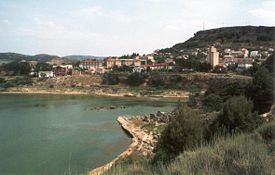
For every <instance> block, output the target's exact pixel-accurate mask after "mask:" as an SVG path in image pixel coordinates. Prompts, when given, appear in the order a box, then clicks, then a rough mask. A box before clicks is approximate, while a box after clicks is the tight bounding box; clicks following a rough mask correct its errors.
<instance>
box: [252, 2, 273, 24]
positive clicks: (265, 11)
mask: <svg viewBox="0 0 275 175" xmlns="http://www.w3.org/2000/svg"><path fill="white" fill-rule="evenodd" d="M274 9H275V1H273V0H272V1H271V0H264V1H262V2H261V4H260V5H259V6H258V7H257V8H255V9H251V10H249V11H248V13H249V14H251V15H252V16H253V17H256V18H260V19H264V20H265V21H267V20H269V21H273V23H274V22H275V11H274Z"/></svg>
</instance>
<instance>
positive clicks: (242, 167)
mask: <svg viewBox="0 0 275 175" xmlns="http://www.w3.org/2000/svg"><path fill="white" fill-rule="evenodd" d="M274 162H275V123H274V122H273V123H269V124H266V125H264V126H261V127H260V128H258V129H257V130H255V131H253V133H251V134H248V133H247V134H240V135H233V136H228V137H218V138H215V139H214V141H213V143H212V144H202V145H201V146H198V147H197V148H195V149H189V150H187V151H185V152H183V153H181V154H180V155H179V156H177V157H176V159H175V160H173V161H171V162H169V163H168V164H166V165H165V164H158V165H154V164H152V163H151V162H150V160H148V159H146V158H143V157H140V156H138V155H132V156H130V157H128V158H126V159H124V160H122V161H121V162H119V163H118V164H117V165H116V166H114V167H113V168H112V169H111V170H110V171H108V172H107V173H106V174H120V175H128V174H144V175H145V174H146V175H150V174H152V175H157V174H163V175H164V174H165V175H169V174H177V175H181V174H182V175H185V174H225V175H227V174H228V175H229V174H250V175H251V174H255V175H256V174H257V175H258V174H274V173H275V163H274Z"/></svg>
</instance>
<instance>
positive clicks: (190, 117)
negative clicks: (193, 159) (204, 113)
mask: <svg viewBox="0 0 275 175" xmlns="http://www.w3.org/2000/svg"><path fill="white" fill-rule="evenodd" d="M203 131H204V127H203V123H202V120H201V119H200V117H199V114H198V112H197V111H195V110H193V109H191V108H189V107H187V106H186V105H185V104H181V105H179V106H178V107H177V110H176V116H175V118H174V119H172V121H171V122H170V123H169V124H168V126H167V127H166V128H165V129H164V131H163V132H162V133H161V137H160V139H159V142H158V144H157V146H156V149H155V152H156V155H155V158H154V161H159V160H164V161H169V160H170V159H173V158H174V157H175V156H177V155H178V154H179V153H181V152H183V151H184V150H186V149H188V148H192V147H195V146H197V145H199V144H200V142H201V141H202V138H203Z"/></svg>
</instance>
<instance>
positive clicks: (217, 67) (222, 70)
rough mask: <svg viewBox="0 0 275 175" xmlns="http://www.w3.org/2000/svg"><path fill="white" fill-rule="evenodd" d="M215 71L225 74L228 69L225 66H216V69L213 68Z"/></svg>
mask: <svg viewBox="0 0 275 175" xmlns="http://www.w3.org/2000/svg"><path fill="white" fill-rule="evenodd" d="M212 72H213V73H217V74H225V73H227V70H226V68H225V67H223V66H219V65H218V66H215V67H214V69H213V70H212Z"/></svg>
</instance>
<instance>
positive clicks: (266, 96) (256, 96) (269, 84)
mask: <svg viewBox="0 0 275 175" xmlns="http://www.w3.org/2000/svg"><path fill="white" fill-rule="evenodd" d="M273 85H274V84H273V77H272V74H271V73H270V72H269V71H268V70H267V69H266V68H265V67H260V68H259V69H258V71H257V72H256V73H255V74H254V76H253V82H252V83H251V84H250V85H249V86H248V87H247V96H248V97H250V98H251V99H252V100H253V102H254V110H255V111H258V112H259V113H260V114H262V113H265V112H268V111H269V110H270V107H271V106H272V104H273V103H274V99H273V95H274V88H273Z"/></svg>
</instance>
